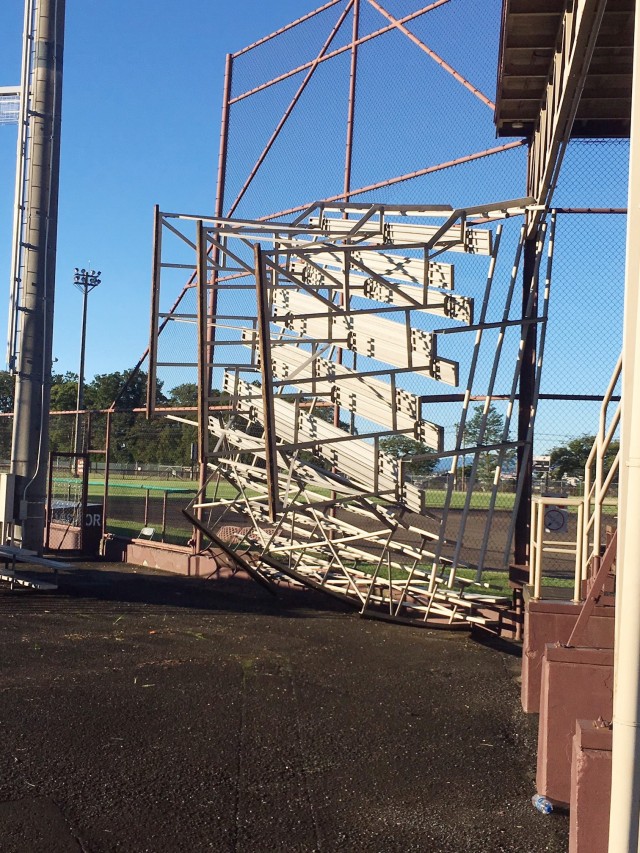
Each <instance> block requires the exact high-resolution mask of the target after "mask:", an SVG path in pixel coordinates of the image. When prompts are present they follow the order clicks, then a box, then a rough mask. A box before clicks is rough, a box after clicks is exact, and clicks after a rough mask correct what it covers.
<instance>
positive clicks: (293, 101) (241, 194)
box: [227, 0, 354, 216]
mask: <svg viewBox="0 0 640 853" xmlns="http://www.w3.org/2000/svg"><path fill="white" fill-rule="evenodd" d="M353 4H354V0H348V2H347V5H346V6H345V8H344V9H343V11H342V14H341V15H340V17H339V18H338V20H337V22H336V24H335V26H334V27H333V29H332V30H331V32H330V33H329V36H328V37H327V39H326V41H325V43H324V44H323V45H322V47H321V48H320V52H319V53H318V55H317V57H316V58H315V59H314V61H313V63H312V64H311V68H310V69H309V71H308V73H307V74H306V75H305V78H304V80H303V81H302V83H301V84H300V86H299V87H298V90H297V92H296V93H295V95H294V96H293V98H292V99H291V102H290V103H289V106H288V107H287V108H286V110H285V111H284V113H283V115H282V118H281V119H280V121H279V122H278V124H277V126H276V129H275V130H274V131H273V133H272V134H271V136H270V137H269V141H268V142H267V144H266V145H265V147H264V148H263V149H262V153H261V154H260V156H259V157H258V159H257V160H256V162H255V165H254V166H253V168H252V169H251V172H250V173H249V176H248V178H247V180H246V181H245V182H244V184H243V185H242V188H241V189H240V192H239V193H238V195H237V196H236V198H235V201H234V202H233V204H232V205H231V207H230V208H229V212H228V214H227V215H228V216H232V215H233V212H234V211H235V209H236V208H237V207H238V205H239V204H240V202H241V201H242V199H243V197H244V194H245V193H246V191H247V190H248V189H249V186H250V185H251V182H252V181H253V179H254V178H255V176H256V175H257V173H258V170H259V169H260V166H262V164H263V163H264V161H265V158H266V156H267V154H268V153H269V151H271V148H272V147H273V144H274V142H275V141H276V139H277V138H278V136H279V135H280V131H281V130H282V128H283V127H284V125H285V124H286V122H287V119H288V118H289V116H290V115H291V113H292V112H293V109H294V107H295V105H296V104H297V103H298V101H299V100H300V98H301V97H302V93H303V92H304V90H305V89H306V88H307V85H308V84H309V81H310V80H311V78H312V77H313V74H314V72H315V70H316V68H317V67H318V63H319V62H320V60H321V59H322V57H323V56H324V54H325V53H326V52H327V50H328V49H329V46H330V45H331V42H332V41H333V39H334V38H335V37H336V35H337V33H338V30H339V29H340V27H341V26H342V24H343V22H344V20H345V18H346V17H347V15H348V14H349V12H350V11H351V8H352V6H353Z"/></svg>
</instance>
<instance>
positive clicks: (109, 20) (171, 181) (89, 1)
mask: <svg viewBox="0 0 640 853" xmlns="http://www.w3.org/2000/svg"><path fill="white" fill-rule="evenodd" d="M317 5H318V4H317V3H316V2H315V0H270V2H269V3H264V2H258V0H234V2H233V3H222V2H215V3H211V2H210V0H185V2H183V3H178V2H176V0H136V2H131V0H108V2H104V0H67V26H66V44H65V78H64V90H63V136H62V156H61V185H60V207H59V213H60V221H59V244H58V263H57V282H56V284H57V287H56V309H55V314H56V320H55V337H54V356H55V357H56V358H57V359H58V361H57V363H56V365H55V367H56V368H57V369H58V370H59V371H61V372H64V371H67V370H71V371H76V372H77V370H78V353H79V338H80V312H81V295H80V293H79V292H78V291H77V290H75V289H74V287H73V285H72V280H73V270H74V267H76V266H87V265H88V264H91V265H92V266H93V267H94V268H96V269H100V270H101V271H102V281H103V283H102V285H101V286H100V287H99V288H98V289H97V290H96V291H95V292H93V293H92V294H91V296H90V297H89V299H90V304H89V320H88V342H89V343H88V346H87V359H86V375H87V376H88V377H91V376H93V375H94V374H95V373H102V372H108V371H111V370H123V369H126V368H127V367H130V366H132V365H133V364H134V363H135V362H136V361H137V359H138V357H139V355H140V354H141V353H142V351H143V349H144V347H145V346H146V342H147V337H148V325H149V322H148V315H149V288H150V270H151V234H152V228H151V226H152V215H153V205H154V204H156V203H158V204H159V205H160V207H161V208H162V209H164V210H183V211H200V212H202V213H211V212H212V211H213V200H214V194H215V174H216V171H215V170H216V163H217V149H218V136H219V123H220V103H221V90H222V79H223V70H224V58H225V54H226V53H227V52H233V51H237V50H239V49H240V48H242V47H243V46H245V45H247V44H250V43H252V42H253V41H255V40H256V39H258V38H260V37H261V36H263V35H265V34H267V33H269V32H271V31H272V30H274V29H277V28H279V27H280V26H282V25H284V24H285V23H287V22H288V21H290V20H293V19H294V18H296V17H298V16H300V15H302V14H304V13H305V12H306V11H309V10H311V9H314V8H315V7H316V6H317ZM22 22H23V3H22V0H3V2H2V3H0V86H3V85H4V86H8V85H13V84H16V83H17V82H18V80H19V76H20V56H21V44H22ZM15 141H16V130H15V127H13V126H2V127H0V341H1V342H2V360H4V348H5V347H4V341H5V339H6V337H5V336H6V332H5V329H6V306H7V301H8V291H9V264H10V260H9V259H10V244H11V223H12V205H13V185H14V176H15ZM4 294H6V298H5V297H4ZM3 366H4V365H3Z"/></svg>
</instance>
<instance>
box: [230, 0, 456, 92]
mask: <svg viewBox="0 0 640 853" xmlns="http://www.w3.org/2000/svg"><path fill="white" fill-rule="evenodd" d="M450 2H451V0H435V2H434V3H430V4H429V5H428V6H423V7H422V9H417V10H416V11H415V12H411V14H409V15H404V17H402V18H399V19H398V23H399V24H408V23H409V22H410V21H413V20H415V19H416V18H420V17H422V15H426V14H427V12H431V10H432V9H437V8H438V7H439V6H444V5H445V4H446V3H450ZM395 27H396V24H389V25H388V26H386V27H381V29H379V30H375V32H372V33H368V34H367V35H366V36H361V37H359V38H358V39H357V40H356V42H355V47H359V46H360V45H361V44H365V42H368V41H371V39H374V38H378V36H382V35H384V34H385V33H389V32H391V30H393V29H395ZM274 35H277V34H274ZM269 38H271V37H269ZM260 43H262V42H260ZM353 47H354V43H353V42H352V43H351V44H345V45H343V46H342V47H338V48H336V50H332V51H330V52H329V53H326V54H325V55H324V56H323V57H322V59H320V61H319V63H318V64H320V63H321V62H327V61H328V60H329V59H333V58H334V57H336V56H340V54H342V53H346V52H347V51H348V50H351V49H352V48H353ZM234 56H239V54H237V53H236V54H234ZM313 62H314V60H310V61H309V62H305V63H304V64H303V65H298V67H297V68H292V69H291V71H285V73H284V74H280V75H279V76H278V77H274V78H273V79H272V80H267V81H266V82H265V83H261V84H260V85H259V86H255V87H254V88H253V89H248V90H247V91H246V92H242V93H241V94H240V95H236V96H235V97H234V98H231V100H230V101H229V104H236V103H237V102H238V101H243V100H244V99H245V98H248V97H250V96H251V95H256V94H257V93H258V92H262V91H263V89H268V88H269V87H270V86H275V84H276V83H282V81H283V80H288V79H289V78H290V77H294V76H295V75H296V74H300V72H301V71H306V70H307V68H311V66H312V65H313Z"/></svg>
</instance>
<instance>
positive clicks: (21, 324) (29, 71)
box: [8, 0, 65, 552]
mask: <svg viewBox="0 0 640 853" xmlns="http://www.w3.org/2000/svg"><path fill="white" fill-rule="evenodd" d="M64 19H65V0H38V2H37V3H36V2H35V0H25V27H24V39H23V56H22V74H21V82H20V90H19V91H20V103H19V111H18V122H19V124H18V154H19V156H18V168H17V170H16V209H15V214H16V215H15V227H14V246H13V256H12V275H11V300H10V306H9V315H10V325H9V335H8V338H9V351H8V362H9V367H10V369H11V371H12V372H13V373H15V376H16V390H15V405H14V419H13V440H12V447H11V473H12V474H13V475H14V476H15V491H16V504H17V506H18V507H19V511H18V514H17V515H18V517H17V518H16V519H15V521H16V522H17V528H16V533H17V538H18V539H19V541H20V542H21V543H22V546H23V547H24V548H29V549H32V550H34V551H37V552H40V551H41V550H42V547H43V542H44V529H45V506H46V489H47V459H48V456H49V402H50V385H51V361H52V339H53V304H54V291H55V267H56V245H57V225H58V176H59V169H60V127H61V115H62V55H63V50H64Z"/></svg>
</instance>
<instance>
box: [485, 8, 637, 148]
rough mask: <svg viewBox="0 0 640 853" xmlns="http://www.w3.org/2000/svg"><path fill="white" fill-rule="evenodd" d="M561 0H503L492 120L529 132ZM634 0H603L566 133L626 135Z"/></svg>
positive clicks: (510, 131)
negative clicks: (569, 130)
mask: <svg viewBox="0 0 640 853" xmlns="http://www.w3.org/2000/svg"><path fill="white" fill-rule="evenodd" d="M566 5H567V2H566V0H504V2H503V7H502V30H501V35H500V55H499V59H498V84H497V95H496V110H495V123H496V128H497V132H498V136H530V135H531V134H532V133H533V131H534V130H535V125H536V120H537V118H538V115H539V112H540V108H541V106H542V104H543V103H544V101H543V98H544V96H545V93H546V88H547V80H548V79H549V74H550V71H551V64H552V61H553V57H554V56H555V52H556V46H557V44H558V40H559V35H560V32H561V23H562V17H563V14H564V10H565V7H566ZM634 7H635V0H608V2H607V5H606V8H605V12H604V17H603V20H602V24H601V26H600V31H599V34H598V39H597V41H596V46H595V50H594V53H593V58H592V60H591V65H590V66H589V71H588V74H587V78H586V82H585V86H584V89H583V92H582V96H581V99H580V104H579V106H578V111H577V114H576V119H575V122H574V125H573V130H572V133H571V136H572V137H626V136H629V128H630V122H631V78H632V62H633V18H634Z"/></svg>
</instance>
